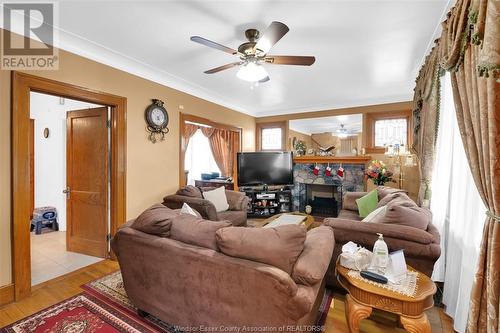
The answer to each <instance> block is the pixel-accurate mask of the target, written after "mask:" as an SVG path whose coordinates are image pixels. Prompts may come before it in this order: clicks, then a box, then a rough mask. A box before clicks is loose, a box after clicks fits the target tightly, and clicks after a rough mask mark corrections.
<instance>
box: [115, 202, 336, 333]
mask: <svg viewBox="0 0 500 333" xmlns="http://www.w3.org/2000/svg"><path fill="white" fill-rule="evenodd" d="M160 213H161V212H160ZM161 214H163V213H161ZM180 216H181V217H175V216H174V217H168V219H171V220H172V222H169V220H168V219H166V220H165V221H161V223H157V224H156V225H155V226H154V228H149V229H144V228H145V227H144V224H143V225H142V227H141V226H140V227H141V228H142V229H141V230H153V231H152V232H157V231H155V230H159V229H162V232H164V233H163V235H168V237H165V236H164V237H160V236H157V235H153V234H149V233H145V232H142V231H139V230H137V228H136V227H135V226H134V224H133V223H132V222H133V221H132V222H129V223H127V224H126V225H125V226H124V227H122V228H121V229H120V230H119V231H118V232H117V233H116V235H115V237H114V238H113V240H112V248H113V250H114V252H115V253H116V255H117V257H118V261H119V263H120V268H121V272H122V276H123V283H124V287H125V290H126V291H127V295H128V297H129V299H130V300H131V302H132V303H133V304H134V305H135V306H136V307H137V308H138V309H140V310H139V311H138V312H139V314H141V315H144V314H145V313H149V314H152V315H153V316H155V317H157V318H159V319H161V320H163V321H164V322H167V323H169V324H172V325H176V326H180V327H192V328H200V327H201V326H204V327H221V326H228V327H229V326H231V327H233V326H238V327H241V326H247V327H263V326H268V327H275V328H276V330H274V329H270V330H268V332H274V331H278V330H279V327H282V326H283V325H285V326H286V325H291V326H296V325H314V324H315V320H316V316H317V314H318V308H319V305H320V303H321V300H322V296H323V293H324V285H325V280H324V276H325V273H326V270H327V268H328V266H329V263H330V260H331V254H332V252H333V247H334V242H335V241H334V237H333V231H332V230H331V228H329V227H326V226H323V227H319V228H316V229H314V230H315V231H314V230H312V231H309V232H308V233H307V234H306V232H305V230H303V238H302V242H303V243H302V244H303V249H302V248H301V251H298V252H297V251H296V253H297V257H296V261H295V263H294V265H293V266H292V267H293V268H292V270H291V273H288V272H286V271H285V270H286V268H283V269H280V268H277V267H276V266H273V265H270V264H265V263H262V261H260V262H257V261H253V260H249V259H241V258H239V257H235V256H229V255H226V254H224V253H222V252H221V250H220V249H219V247H220V246H223V247H225V248H228V249H229V250H230V251H233V252H234V251H236V250H235V249H234V247H235V245H238V244H239V243H240V238H239V237H233V238H232V242H231V241H230V242H227V241H226V242H225V243H223V244H222V245H221V244H219V241H220V239H219V238H224V237H225V236H227V237H229V238H230V237H231V233H238V232H239V231H241V232H250V233H253V232H257V233H259V232H263V231H262V230H270V231H273V230H271V229H261V228H259V229H260V230H257V228H235V227H233V226H229V227H227V225H230V224H229V223H227V222H224V221H222V222H213V221H206V220H202V219H199V218H196V217H193V216H186V215H180ZM179 219H183V221H180V222H179ZM137 220H139V218H138V219H137ZM168 223H171V225H172V226H171V230H167V232H165V226H168ZM216 224H218V226H216ZM214 227H215V228H220V229H218V230H217V231H215V236H214V230H215V229H214ZM288 227H290V226H288ZM294 227H295V226H294ZM155 228H156V229H155ZM169 228H170V227H169ZM200 229H201V230H202V231H201V232H200V231H199V230H200ZM229 229H231V230H229ZM221 231H224V232H223V233H221ZM148 232H150V231H148ZM158 232H159V231H158ZM301 232H302V231H301ZM226 234H227V235H226ZM247 236H248V235H247ZM299 236H300V235H299ZM227 237H226V238H227ZM176 238H179V239H180V238H182V239H183V240H184V241H180V240H178V239H176ZM197 238H198V239H197ZM256 238H259V239H254V241H256V242H254V243H253V244H254V245H253V246H255V245H257V244H258V245H259V246H260V245H265V244H268V245H269V243H270V242H269V241H268V242H267V243H266V242H263V241H262V240H261V239H260V237H256ZM200 240H201V241H202V242H204V243H206V244H207V245H206V246H197V245H192V244H194V243H197V242H199V241H200ZM247 240H248V237H247ZM190 243H191V244H190ZM288 243H289V242H288ZM288 243H287V244H288ZM213 244H217V246H216V247H213ZM223 247H221V249H222V251H224V249H225V248H223ZM285 248H287V247H286V246H285ZM229 250H228V251H229ZM287 251H288V250H287ZM255 252H257V253H259V252H260V253H259V254H258V255H260V256H261V257H262V256H265V255H266V253H268V255H269V256H270V257H271V259H274V260H282V259H281V258H277V257H276V253H274V254H273V253H269V252H268V251H262V250H260V251H259V249H257V250H256V251H255ZM278 252H279V251H278ZM285 262H287V263H289V261H286V260H285ZM296 271H300V272H301V275H299V276H300V277H297V274H296V273H297V272H296ZM311 277H315V278H317V279H318V280H315V281H318V282H315V283H314V284H311V283H309V284H308V283H307V281H308V279H310V278H311ZM304 279H305V280H307V281H305V282H304ZM288 330H289V329H286V330H285V331H288ZM216 331H218V330H216Z"/></svg>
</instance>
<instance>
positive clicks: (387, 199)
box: [377, 192, 417, 208]
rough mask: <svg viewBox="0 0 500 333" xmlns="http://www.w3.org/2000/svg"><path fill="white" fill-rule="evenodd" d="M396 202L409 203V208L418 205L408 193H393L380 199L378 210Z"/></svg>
mask: <svg viewBox="0 0 500 333" xmlns="http://www.w3.org/2000/svg"><path fill="white" fill-rule="evenodd" d="M394 200H398V201H407V203H406V205H407V206H416V205H417V204H416V203H415V202H414V201H413V200H411V199H410V197H409V196H408V195H407V194H406V193H404V192H393V193H389V194H387V195H386V196H384V197H383V198H382V199H380V200H379V202H378V204H377V208H379V207H382V206H385V205H387V204H388V203H389V202H392V201H394Z"/></svg>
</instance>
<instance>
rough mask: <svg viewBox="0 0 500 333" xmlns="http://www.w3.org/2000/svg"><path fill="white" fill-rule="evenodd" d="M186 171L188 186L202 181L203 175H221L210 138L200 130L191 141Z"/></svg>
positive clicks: (185, 160) (185, 165)
mask: <svg viewBox="0 0 500 333" xmlns="http://www.w3.org/2000/svg"><path fill="white" fill-rule="evenodd" d="M184 169H185V170H187V171H189V173H188V182H187V184H188V185H194V181H195V179H197V180H200V179H201V174H202V173H212V172H218V173H220V170H219V167H217V164H216V163H215V160H214V157H213V155H212V149H211V148H210V143H209V142H208V138H207V137H206V136H205V135H203V133H202V132H201V130H200V129H198V130H197V131H196V132H195V134H194V135H193V136H192V137H191V139H190V140H189V144H188V146H187V149H186V155H185V159H184Z"/></svg>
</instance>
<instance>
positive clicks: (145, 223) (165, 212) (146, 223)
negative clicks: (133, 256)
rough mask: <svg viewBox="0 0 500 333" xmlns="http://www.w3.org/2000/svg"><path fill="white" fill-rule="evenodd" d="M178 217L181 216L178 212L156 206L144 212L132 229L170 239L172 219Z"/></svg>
mask: <svg viewBox="0 0 500 333" xmlns="http://www.w3.org/2000/svg"><path fill="white" fill-rule="evenodd" d="M176 216H179V213H178V212H176V211H173V210H172V209H170V208H168V207H165V206H164V205H162V204H156V205H153V206H151V207H149V208H148V209H146V210H145V211H144V212H142V213H141V215H139V216H138V217H137V218H136V219H135V221H134V222H132V223H131V224H130V227H131V228H133V229H136V230H139V231H142V232H145V233H147V234H151V235H157V236H160V237H169V236H170V229H171V226H172V219H173V218H174V217H176Z"/></svg>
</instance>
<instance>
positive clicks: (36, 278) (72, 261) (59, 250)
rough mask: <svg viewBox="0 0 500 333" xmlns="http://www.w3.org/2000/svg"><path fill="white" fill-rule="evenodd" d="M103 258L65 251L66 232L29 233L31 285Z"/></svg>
mask: <svg viewBox="0 0 500 333" xmlns="http://www.w3.org/2000/svg"><path fill="white" fill-rule="evenodd" d="M101 260H103V259H102V258H97V257H91V256H87V255H84V254H80V253H75V252H68V251H66V232H65V231H54V232H46V233H43V234H41V235H35V234H34V233H33V232H32V233H31V285H32V286H33V285H36V284H39V283H42V282H45V281H48V280H51V279H53V278H56V277H58V276H60V275H63V274H67V273H69V272H72V271H74V270H77V269H79V268H82V267H85V266H88V265H90V264H93V263H96V262H98V261H101Z"/></svg>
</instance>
